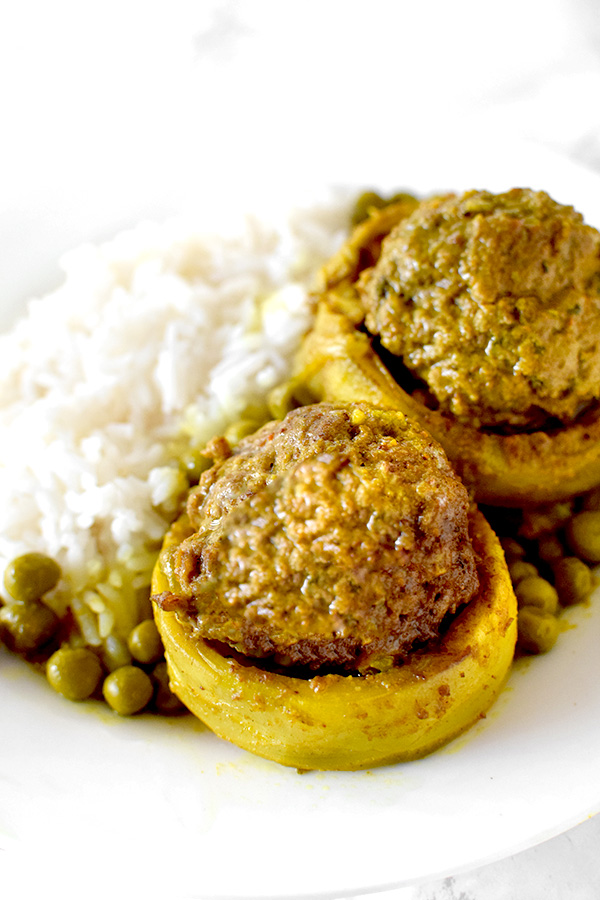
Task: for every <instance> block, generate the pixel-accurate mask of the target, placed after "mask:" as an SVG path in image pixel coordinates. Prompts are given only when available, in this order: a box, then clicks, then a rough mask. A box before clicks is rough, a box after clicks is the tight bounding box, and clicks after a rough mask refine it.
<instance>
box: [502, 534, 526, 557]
mask: <svg viewBox="0 0 600 900" xmlns="http://www.w3.org/2000/svg"><path fill="white" fill-rule="evenodd" d="M500 543H501V544H502V549H503V550H504V555H505V556H506V559H507V560H508V561H512V560H516V559H523V557H524V556H525V549H524V547H523V546H522V545H521V544H519V542H518V541H515V539H514V538H502V540H501V542H500Z"/></svg>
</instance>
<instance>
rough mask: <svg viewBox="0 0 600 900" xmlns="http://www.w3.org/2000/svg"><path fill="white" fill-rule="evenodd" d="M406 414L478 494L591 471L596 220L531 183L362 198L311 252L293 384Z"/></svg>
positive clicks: (598, 412)
mask: <svg viewBox="0 0 600 900" xmlns="http://www.w3.org/2000/svg"><path fill="white" fill-rule="evenodd" d="M300 385H301V386H302V388H303V389H304V390H308V391H310V393H311V395H312V396H313V397H314V398H315V399H316V400H331V401H356V400H365V401H368V402H371V403H375V404H377V405H380V406H388V407H391V408H394V409H399V410H401V411H403V412H404V413H405V414H406V415H408V416H410V417H412V418H415V419H416V420H417V421H418V422H420V423H421V425H422V426H423V428H425V429H426V430H427V431H428V432H429V433H430V434H431V435H433V437H435V438H436V439H437V440H438V441H439V442H440V443H441V444H442V446H443V447H444V449H445V450H446V452H447V454H448V456H449V458H450V460H451V462H452V464H453V466H454V467H455V469H456V471H457V472H458V473H459V475H460V476H461V478H462V479H463V481H464V482H465V483H466V484H467V486H468V487H469V488H470V489H471V490H472V492H473V493H474V496H475V498H476V499H477V501H479V502H481V503H485V504H489V505H500V506H513V507H520V508H524V507H527V506H534V505H536V504H540V503H546V502H552V501H556V500H561V499H564V498H567V497H572V496H574V495H576V494H580V493H583V492H584V491H587V490H589V489H590V488H593V487H595V486H596V485H598V484H599V483H600V233H599V232H598V231H597V230H596V229H594V228H591V227H590V226H588V225H586V224H585V223H584V222H583V219H582V217H581V216H580V215H579V214H578V213H576V212H575V211H574V210H573V209H572V208H571V207H565V206H561V205H559V204H557V203H555V202H554V201H553V200H551V198H550V197H548V195H547V194H544V193H543V192H537V193H536V192H533V191H528V190H522V189H514V190H512V191H508V192H507V193H505V194H498V195H493V194H490V193H488V192H485V191H469V192H467V193H466V194H464V195H462V196H459V197H456V196H454V195H447V196H442V197H434V198H431V199H429V200H425V201H422V202H418V201H417V200H415V199H410V198H404V199H402V200H401V201H400V202H398V203H393V204H391V205H390V206H387V207H385V208H383V209H377V208H373V209H371V210H370V214H369V215H368V217H367V219H366V220H365V221H363V222H362V223H360V224H359V225H358V226H357V227H356V228H355V229H354V231H353V232H352V234H351V236H350V238H349V240H348V241H347V242H346V244H345V245H344V246H343V247H342V249H341V250H340V252H339V253H338V254H337V255H336V256H335V257H334V258H333V259H332V260H331V261H330V262H329V263H328V264H327V265H326V266H325V267H324V269H323V272H322V284H321V286H320V292H319V298H318V310H317V316H316V320H315V325H314V327H313V329H312V331H311V332H310V333H309V335H308V336H307V337H306V339H305V341H304V343H303V346H302V348H301V350H300V353H299V356H298V358H297V361H296V369H295V373H294V379H293V381H292V383H291V388H290V389H291V390H292V389H293V388H294V386H300Z"/></svg>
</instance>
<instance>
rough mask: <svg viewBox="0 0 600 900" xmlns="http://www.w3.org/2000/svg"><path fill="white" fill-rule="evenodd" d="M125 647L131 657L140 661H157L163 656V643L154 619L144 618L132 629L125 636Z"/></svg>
mask: <svg viewBox="0 0 600 900" xmlns="http://www.w3.org/2000/svg"><path fill="white" fill-rule="evenodd" d="M127 647H128V648H129V652H130V653H131V655H132V656H133V658H134V659H136V660H137V661H138V662H140V663H153V662H157V661H158V660H159V659H160V658H161V656H163V653H164V650H163V645H162V641H161V639H160V634H159V633H158V628H157V627H156V625H155V623H154V619H146V621H145V622H140V623H139V625H136V626H135V628H134V629H132V631H131V632H130V634H129V637H128V638H127Z"/></svg>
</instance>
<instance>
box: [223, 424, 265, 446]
mask: <svg viewBox="0 0 600 900" xmlns="http://www.w3.org/2000/svg"><path fill="white" fill-rule="evenodd" d="M259 427H260V426H259V423H258V422H257V421H256V419H238V421H237V422H234V423H233V424H232V425H230V426H229V428H227V430H226V431H225V434H224V435H223V436H224V438H225V440H226V441H227V443H228V444H229V446H230V447H235V445H236V444H239V442H240V441H241V440H242V438H245V437H247V436H248V435H249V434H253V433H254V432H255V431H257V430H258V428H259Z"/></svg>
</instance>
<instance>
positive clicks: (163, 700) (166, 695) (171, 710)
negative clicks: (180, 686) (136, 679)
mask: <svg viewBox="0 0 600 900" xmlns="http://www.w3.org/2000/svg"><path fill="white" fill-rule="evenodd" d="M152 678H153V680H154V683H155V685H156V695H155V697H154V706H155V707H156V711H157V712H159V713H161V715H163V716H172V715H177V714H178V713H182V712H186V708H185V706H184V705H183V703H182V702H181V700H180V699H179V697H178V696H177V694H174V693H173V691H172V690H171V687H170V683H169V673H168V671H167V664H166V662H165V661H164V660H163V661H162V662H159V663H158V664H157V665H156V666H155V667H154V669H153V671H152Z"/></svg>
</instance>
